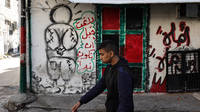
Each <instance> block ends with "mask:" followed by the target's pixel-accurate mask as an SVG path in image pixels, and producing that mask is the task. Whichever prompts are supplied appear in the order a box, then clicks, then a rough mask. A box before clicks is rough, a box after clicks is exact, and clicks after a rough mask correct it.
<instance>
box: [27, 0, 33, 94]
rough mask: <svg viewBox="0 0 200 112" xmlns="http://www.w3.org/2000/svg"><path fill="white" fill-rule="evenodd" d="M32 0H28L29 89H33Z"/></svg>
mask: <svg viewBox="0 0 200 112" xmlns="http://www.w3.org/2000/svg"><path fill="white" fill-rule="evenodd" d="M30 10H31V0H28V15H27V17H28V42H29V81H30V82H29V89H30V91H32V55H31V52H32V48H31V47H32V43H31V41H32V40H31V13H30Z"/></svg>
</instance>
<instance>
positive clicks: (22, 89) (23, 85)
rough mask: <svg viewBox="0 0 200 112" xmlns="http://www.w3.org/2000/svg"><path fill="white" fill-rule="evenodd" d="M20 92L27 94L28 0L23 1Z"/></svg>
mask: <svg viewBox="0 0 200 112" xmlns="http://www.w3.org/2000/svg"><path fill="white" fill-rule="evenodd" d="M20 36H21V37H20V92H21V93H26V0H21V28H20Z"/></svg>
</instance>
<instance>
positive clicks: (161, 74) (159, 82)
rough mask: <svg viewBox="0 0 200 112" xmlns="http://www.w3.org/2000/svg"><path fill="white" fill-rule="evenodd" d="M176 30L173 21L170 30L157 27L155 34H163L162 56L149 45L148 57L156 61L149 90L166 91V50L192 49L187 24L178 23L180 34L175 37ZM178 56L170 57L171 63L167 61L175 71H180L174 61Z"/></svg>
mask: <svg viewBox="0 0 200 112" xmlns="http://www.w3.org/2000/svg"><path fill="white" fill-rule="evenodd" d="M176 32H177V31H176V25H175V23H174V22H172V23H171V30H170V31H169V32H167V31H163V30H162V27H161V26H159V27H158V29H157V32H156V35H162V36H163V40H162V44H163V45H164V48H163V55H162V56H160V55H156V48H153V46H152V45H150V46H149V55H148V57H150V58H152V59H154V60H155V61H156V63H157V67H155V68H154V77H153V80H151V82H152V86H151V89H150V92H166V85H165V82H166V78H165V77H166V71H165V69H166V52H167V51H168V50H173V51H182V50H191V49H193V48H192V47H191V46H190V28H189V26H186V23H185V22H184V21H181V22H180V23H179V32H180V35H179V36H178V38H176ZM172 44H174V45H175V47H174V48H172ZM179 58H181V57H179V56H177V55H173V56H171V57H170V59H171V61H170V62H171V63H169V66H173V69H175V72H180V67H179V66H180V64H178V63H177V61H176V60H179ZM158 90H159V91H158Z"/></svg>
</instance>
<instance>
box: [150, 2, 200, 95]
mask: <svg viewBox="0 0 200 112" xmlns="http://www.w3.org/2000/svg"><path fill="white" fill-rule="evenodd" d="M199 26H200V21H199V20H198V18H180V19H176V5H175V4H156V5H151V6H150V28H149V29H150V42H149V54H148V56H149V73H150V74H149V75H150V77H149V85H148V88H149V89H150V92H166V62H165V61H166V50H167V49H169V50H173V51H180V50H193V49H198V48H199V47H200V44H199V43H200V39H199V36H200V31H199Z"/></svg>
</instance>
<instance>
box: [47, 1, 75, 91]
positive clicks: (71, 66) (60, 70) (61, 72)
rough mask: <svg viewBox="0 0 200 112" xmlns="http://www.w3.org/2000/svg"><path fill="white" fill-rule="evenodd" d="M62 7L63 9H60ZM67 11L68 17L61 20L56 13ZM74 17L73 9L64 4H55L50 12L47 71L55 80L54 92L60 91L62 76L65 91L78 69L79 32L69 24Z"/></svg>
mask: <svg viewBox="0 0 200 112" xmlns="http://www.w3.org/2000/svg"><path fill="white" fill-rule="evenodd" d="M61 6H62V7H61ZM59 8H62V9H59ZM63 10H64V12H66V13H67V15H68V16H66V17H68V18H66V19H65V20H60V19H59V18H58V17H56V15H59V13H61V11H63ZM71 18H72V12H71V9H70V8H69V7H68V6H64V4H61V5H57V6H55V7H54V8H53V9H52V10H51V12H50V20H51V22H52V24H51V25H49V26H48V27H47V29H46V30H45V40H46V54H47V59H48V61H47V71H48V75H49V77H50V79H51V80H52V81H53V88H54V91H53V92H58V91H60V88H59V87H58V86H57V80H58V79H59V78H62V79H63V81H64V82H65V84H64V85H63V86H64V87H65V89H64V91H63V93H65V90H66V88H67V87H68V86H69V84H68V82H69V80H70V79H71V77H72V76H74V74H75V69H76V64H75V62H76V55H77V53H76V51H77V50H76V48H75V47H76V45H77V43H78V34H77V32H76V30H75V29H74V28H73V27H72V26H71V25H69V22H70V21H71Z"/></svg>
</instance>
